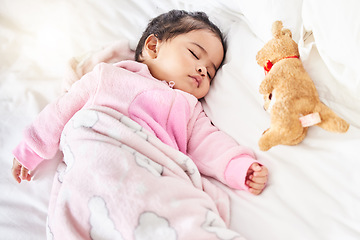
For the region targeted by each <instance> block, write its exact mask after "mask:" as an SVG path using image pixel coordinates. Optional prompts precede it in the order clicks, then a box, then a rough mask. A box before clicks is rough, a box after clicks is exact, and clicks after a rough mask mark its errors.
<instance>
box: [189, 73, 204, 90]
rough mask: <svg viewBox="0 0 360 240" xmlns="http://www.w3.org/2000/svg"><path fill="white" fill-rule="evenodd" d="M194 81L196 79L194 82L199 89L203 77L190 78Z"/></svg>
mask: <svg viewBox="0 0 360 240" xmlns="http://www.w3.org/2000/svg"><path fill="white" fill-rule="evenodd" d="M190 77H191V78H192V79H194V81H195V83H196V86H197V87H199V86H200V84H201V80H202V79H201V77H200V76H197V75H195V76H190Z"/></svg>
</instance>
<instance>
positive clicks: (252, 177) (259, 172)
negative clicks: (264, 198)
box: [245, 163, 268, 195]
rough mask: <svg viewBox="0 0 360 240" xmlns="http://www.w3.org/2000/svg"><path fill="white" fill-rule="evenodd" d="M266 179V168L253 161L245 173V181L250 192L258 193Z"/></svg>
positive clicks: (262, 188)
mask: <svg viewBox="0 0 360 240" xmlns="http://www.w3.org/2000/svg"><path fill="white" fill-rule="evenodd" d="M267 179H268V170H267V168H266V167H265V166H261V165H260V164H258V163H253V164H252V165H251V166H250V168H249V170H248V172H247V174H246V182H245V183H246V185H247V186H248V187H249V192H250V193H252V194H254V195H259V194H260V193H261V192H262V191H263V190H264V188H265V184H266V182H267Z"/></svg>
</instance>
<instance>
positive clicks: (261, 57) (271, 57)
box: [256, 21, 299, 68]
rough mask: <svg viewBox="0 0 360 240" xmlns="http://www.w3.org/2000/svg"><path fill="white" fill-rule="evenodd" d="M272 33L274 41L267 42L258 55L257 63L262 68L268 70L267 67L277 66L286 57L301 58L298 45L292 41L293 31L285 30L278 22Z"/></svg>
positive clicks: (274, 25)
mask: <svg viewBox="0 0 360 240" xmlns="http://www.w3.org/2000/svg"><path fill="white" fill-rule="evenodd" d="M271 31H272V35H273V39H271V40H270V41H269V42H267V43H266V44H265V46H264V47H263V48H262V49H261V50H260V51H259V52H258V53H257V55H256V61H257V63H258V64H259V65H260V66H264V67H265V68H266V66H267V65H269V64H270V65H272V64H275V63H276V62H278V61H279V60H281V59H283V58H285V57H289V56H297V57H299V50H298V45H297V44H296V42H295V41H294V40H293V39H292V34H291V31H290V30H289V29H283V24H282V22H281V21H276V22H275V23H274V24H273V26H272V30H271ZM270 68H271V66H270Z"/></svg>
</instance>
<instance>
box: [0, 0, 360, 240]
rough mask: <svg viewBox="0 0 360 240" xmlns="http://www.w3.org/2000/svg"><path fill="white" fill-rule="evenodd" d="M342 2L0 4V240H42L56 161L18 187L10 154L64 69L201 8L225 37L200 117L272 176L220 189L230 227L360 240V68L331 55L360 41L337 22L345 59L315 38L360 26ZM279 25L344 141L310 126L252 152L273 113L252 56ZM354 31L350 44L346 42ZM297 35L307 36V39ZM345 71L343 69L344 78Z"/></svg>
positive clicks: (254, 234)
mask: <svg viewBox="0 0 360 240" xmlns="http://www.w3.org/2000/svg"><path fill="white" fill-rule="evenodd" d="M345 2H346V3H345V4H338V5H336V3H332V4H333V5H331V4H329V3H327V2H326V3H325V2H324V1H316V2H314V1H308V0H304V1H300V0H291V1H288V0H279V1H276V2H275V1H265V0H259V1H246V0H226V1H224V0H210V1H187V0H171V1H166V0H157V1H155V0H150V1H149V0H139V1H128V0H121V1H118V0H106V1H95V0H93V1H91V0H88V1H70V0H64V1H55V0H52V1H45V0H34V1H31V2H29V1H25V0H18V1H12V0H3V1H2V2H1V5H2V7H1V8H0V46H1V47H0V114H1V118H0V179H1V181H0V191H1V195H0V203H1V204H0V236H1V238H2V239H45V238H46V229H45V221H46V216H47V204H48V198H49V195H50V189H51V184H52V176H53V173H54V171H55V169H56V164H57V162H58V161H59V160H60V158H61V155H58V156H56V157H55V158H56V160H55V161H49V162H45V163H44V164H42V165H41V166H40V167H39V168H38V169H37V170H36V173H35V177H34V181H33V182H31V183H28V182H24V183H22V184H20V185H19V184H17V183H16V182H15V181H14V180H13V179H12V177H11V175H10V168H11V165H12V154H11V150H12V149H13V148H14V147H15V145H16V144H17V143H18V141H19V140H20V138H21V134H22V130H23V129H24V127H25V126H26V125H27V124H29V123H30V122H31V120H32V119H33V118H34V117H35V116H36V114H37V113H38V112H39V111H40V110H41V109H42V108H43V107H44V106H45V105H46V104H47V103H48V102H49V101H51V100H53V99H55V98H56V97H57V96H59V95H60V94H61V85H62V76H63V73H64V69H65V67H66V65H67V60H68V59H69V58H70V57H73V56H78V55H81V54H83V53H86V52H88V51H91V50H94V49H98V48H100V47H102V46H106V45H107V44H109V43H111V42H114V41H118V40H122V39H124V40H128V41H129V42H130V45H131V47H134V46H135V45H136V42H137V39H138V38H139V36H140V34H141V32H142V30H143V29H144V27H145V26H146V24H147V22H148V20H149V19H150V18H151V17H154V16H156V15H158V14H159V13H162V12H164V11H167V10H170V9H173V8H182V9H186V10H203V11H206V12H207V13H208V14H209V15H210V16H211V18H212V20H214V21H215V22H216V23H217V24H218V25H219V26H220V27H221V28H222V29H223V30H224V32H225V33H226V34H227V41H228V53H227V57H226V61H225V65H224V66H223V68H222V69H221V70H220V71H219V73H218V75H217V77H216V79H215V80H214V82H213V84H212V89H211V91H210V93H209V95H208V96H207V97H206V99H205V101H204V107H205V109H206V111H207V113H208V115H209V116H210V118H211V119H212V120H213V122H214V123H215V125H217V126H218V127H219V128H221V129H222V130H224V131H226V132H228V133H229V134H230V135H231V136H233V137H234V138H235V139H236V140H237V141H238V142H239V143H241V144H243V145H247V146H249V147H251V148H253V149H254V150H255V152H256V155H257V156H258V158H259V159H260V161H261V162H263V163H264V164H266V165H267V166H268V168H269V170H270V179H269V183H268V186H267V188H266V190H265V191H264V192H263V193H262V194H261V195H260V196H252V195H250V194H248V193H246V192H236V191H232V190H230V189H228V188H226V187H224V186H222V185H221V184H219V185H220V186H221V187H223V188H224V189H225V191H226V192H227V193H228V194H229V196H230V197H231V203H232V211H231V217H232V220H231V228H233V229H235V230H237V231H238V232H239V233H241V234H242V235H243V236H244V237H246V238H247V239H251V240H252V239H254V240H255V239H280V240H282V239H284V240H285V239H295V240H296V239H307V240H318V239H324V240H325V239H326V240H329V239H330V240H337V239H342V240H343V239H345V240H355V239H360V204H359V201H360V191H359V190H358V186H359V185H360V175H359V174H358V171H359V170H358V169H360V157H359V156H360V150H359V147H360V117H359V116H360V107H359V106H360V105H359V92H358V90H359V86H360V80H359V79H360V77H359V76H360V74H359V73H357V72H356V71H350V70H351V69H352V67H353V66H360V64H356V61H359V60H358V59H356V56H351V55H350V56H349V55H346V56H347V57H348V58H341V57H343V56H340V57H339V58H337V56H338V55H339V52H340V53H341V52H343V53H348V52H349V51H348V50H349V49H348V47H349V46H350V45H351V46H352V49H353V52H356V51H358V50H360V47H359V45H357V43H359V41H357V42H356V40H359V39H360V35H359V32H360V30H359V29H357V31H355V33H354V31H348V29H351V28H345V30H344V31H342V29H341V28H340V27H339V26H340V25H341V24H340V23H339V25H336V26H338V28H337V29H336V30H337V33H338V34H340V35H341V36H342V40H344V41H345V42H341V43H339V44H338V45H337V47H338V48H340V49H341V48H343V49H344V51H339V50H338V49H337V51H333V52H332V51H330V50H331V49H329V48H330V47H329V46H332V45H330V42H324V41H323V39H329V37H330V36H332V35H331V34H333V32H331V29H327V31H325V32H324V31H323V30H324V28H323V27H322V25H321V24H326V22H327V21H326V20H327V19H326V18H327V17H328V16H331V14H333V15H334V14H339V13H341V14H343V15H344V16H343V18H342V17H341V16H340V17H339V16H338V17H337V18H336V19H337V20H338V21H339V20H341V21H343V22H342V23H343V24H347V25H346V26H359V25H360V20H359V18H358V17H356V16H355V15H356V14H357V13H356V11H355V9H359V8H358V7H359V4H358V3H357V2H355V1H352V0H347V1H345ZM316 4H317V5H316ZM321 4H322V5H321ZM325 4H327V5H328V8H324V9H323V10H322V11H321V12H320V16H319V17H321V16H323V17H324V19H322V20H323V22H321V21H315V20H314V19H313V18H314V16H313V14H314V13H313V12H312V11H313V9H317V8H319V9H320V7H321V6H324V5H325ZM339 9H340V10H341V11H340V10H339ZM335 10H339V11H336V12H335ZM326 11H327V12H326ZM331 11H333V12H331ZM354 11H355V13H356V14H354ZM322 12H324V14H322ZM325 12H326V14H325ZM318 13H319V12H318ZM275 20H282V21H283V22H284V25H285V26H286V27H288V28H290V29H291V30H292V31H293V33H294V39H295V40H296V41H298V42H299V47H300V51H301V59H302V60H303V62H304V66H305V67H306V69H307V70H308V72H309V74H310V75H311V76H312V77H313V80H314V82H315V84H316V86H317V88H318V91H319V94H320V97H321V100H322V101H324V102H325V103H326V104H327V105H329V106H330V107H331V108H332V109H333V110H334V111H336V112H337V113H338V114H340V115H341V116H342V117H344V118H345V119H346V120H347V121H349V122H350V123H351V124H352V125H351V127H350V129H349V131H348V132H347V133H346V134H334V133H329V132H326V131H324V130H322V129H320V128H318V127H312V128H310V129H309V133H308V136H307V137H306V139H305V140H304V141H303V142H302V143H301V144H299V145H297V146H292V147H290V146H276V147H274V148H273V149H271V150H270V151H268V152H261V151H259V149H258V146H257V141H258V139H259V137H260V136H261V133H262V132H263V131H264V130H265V129H266V128H267V127H268V126H269V116H268V114H267V113H266V112H265V111H263V109H262V96H261V95H260V94H259V93H258V87H259V84H260V82H261V80H262V78H263V77H264V75H263V71H262V69H261V68H260V67H259V66H257V65H256V62H255V55H256V52H257V51H258V50H259V49H260V48H261V47H262V45H263V44H264V43H265V42H266V41H267V40H269V38H270V37H271V35H270V26H271V23H272V22H273V21H275ZM306 31H307V32H306ZM311 32H312V33H313V34H310V33H311ZM350 33H351V34H355V35H353V36H352V38H351V37H350V36H349V37H348V38H346V34H350ZM327 34H330V35H329V36H327ZM304 35H305V36H310V37H308V38H306V39H304V38H303V37H302V36H304ZM346 39H348V41H349V43H348V44H347V42H346ZM354 39H355V41H354ZM332 47H333V46H332ZM357 47H359V49H358V48H357ZM350 52H351V51H350ZM325 53H327V54H326V55H324V54H325ZM358 56H359V55H357V58H358ZM334 59H335V60H336V59H338V60H339V61H340V59H346V61H349V62H351V64H347V62H344V61H345V60H343V62H339V63H337V62H336V61H335V60H334ZM350 60H352V61H350ZM354 62H355V63H354ZM334 66H335V67H334ZM344 66H345V67H346V66H348V67H349V69H350V70H348V71H343V72H341V70H343V69H344ZM334 69H335V70H336V71H335V72H334ZM341 73H344V74H341ZM344 76H346V77H347V78H346V79H347V80H344ZM344 81H345V82H344ZM351 104H353V105H351Z"/></svg>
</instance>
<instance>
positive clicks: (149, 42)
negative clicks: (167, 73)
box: [144, 34, 160, 59]
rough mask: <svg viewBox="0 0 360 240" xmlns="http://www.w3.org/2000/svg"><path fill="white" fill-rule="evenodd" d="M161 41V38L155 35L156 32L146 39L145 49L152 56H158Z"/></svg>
mask: <svg viewBox="0 0 360 240" xmlns="http://www.w3.org/2000/svg"><path fill="white" fill-rule="evenodd" d="M159 43H160V41H159V39H158V38H157V37H155V35H154V34H151V35H149V36H148V37H147V38H146V40H145V45H144V51H145V52H146V54H145V55H147V56H148V57H150V58H153V59H154V58H156V57H157V50H158V44H159Z"/></svg>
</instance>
